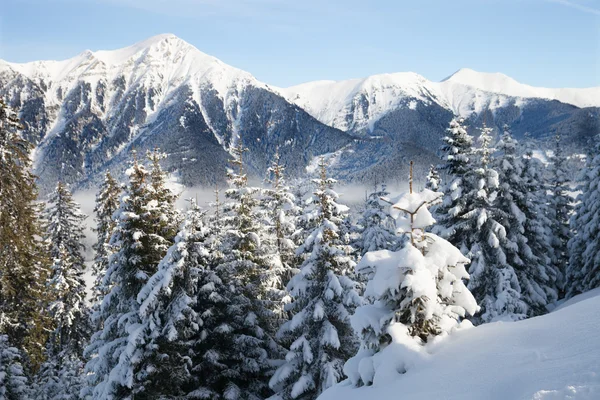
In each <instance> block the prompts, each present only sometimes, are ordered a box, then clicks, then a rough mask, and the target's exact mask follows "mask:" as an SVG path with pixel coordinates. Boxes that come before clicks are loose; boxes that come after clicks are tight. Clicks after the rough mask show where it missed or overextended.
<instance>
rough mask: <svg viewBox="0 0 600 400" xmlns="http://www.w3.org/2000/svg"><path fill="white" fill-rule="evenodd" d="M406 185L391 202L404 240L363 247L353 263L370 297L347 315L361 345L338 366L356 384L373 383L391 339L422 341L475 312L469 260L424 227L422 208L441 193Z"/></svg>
mask: <svg viewBox="0 0 600 400" xmlns="http://www.w3.org/2000/svg"><path fill="white" fill-rule="evenodd" d="M411 173H412V170H411ZM410 185H411V187H410V192H409V193H405V194H403V195H401V196H400V197H399V198H398V199H397V201H396V203H395V204H394V205H393V206H392V212H393V216H394V218H396V224H397V228H398V232H399V233H400V234H402V235H407V236H408V237H409V240H405V241H404V242H403V245H402V247H401V248H400V249H399V250H398V251H390V250H377V251H372V252H368V253H367V254H366V255H365V256H364V257H363V258H362V260H361V261H360V263H359V264H358V265H357V270H358V271H359V272H360V273H362V274H366V275H367V276H368V278H369V280H368V283H367V290H366V292H365V294H366V296H367V297H369V298H370V299H371V300H372V302H371V303H370V304H366V305H363V306H361V307H359V308H358V309H357V310H356V313H355V314H354V315H353V317H352V325H353V327H354V329H355V330H356V332H357V334H358V335H360V338H361V346H360V350H359V352H358V354H357V355H356V356H355V357H353V358H352V359H351V360H349V361H348V362H347V363H346V366H345V367H344V371H345V372H346V374H347V375H348V376H349V377H350V380H351V381H352V382H353V383H354V384H355V385H358V386H362V385H370V384H372V383H373V380H374V376H375V374H376V373H377V364H378V363H377V361H376V360H377V358H378V356H379V355H378V353H380V352H381V350H382V349H383V348H385V347H386V346H388V345H390V344H391V343H392V342H395V343H407V341H410V340H411V339H412V340H414V341H416V342H417V343H418V344H422V343H426V342H427V341H429V340H430V339H431V338H433V337H434V336H437V335H440V334H442V333H446V334H447V333H448V332H450V330H451V329H453V328H455V327H456V326H457V325H458V323H459V321H460V319H461V318H464V317H465V316H466V315H467V314H469V315H473V314H474V313H475V312H476V311H477V304H476V302H475V299H474V298H473V296H472V295H471V293H470V292H469V290H468V289H467V288H466V287H465V285H464V283H463V279H468V277H469V275H468V274H467V271H466V269H465V265H466V264H467V263H468V262H469V260H468V259H467V258H465V257H464V256H463V255H462V254H461V252H460V251H459V250H458V249H457V248H456V247H454V246H452V245H451V244H450V243H449V242H447V241H446V240H444V239H442V238H440V237H439V236H437V235H435V234H432V233H428V232H426V229H427V228H428V227H429V226H431V225H432V224H433V223H434V222H435V220H434V219H433V217H432V215H431V213H430V212H429V210H428V208H429V207H430V206H431V205H432V204H435V203H436V202H437V201H438V200H439V197H440V196H441V193H436V192H433V191H431V190H429V189H424V190H423V191H422V192H420V193H414V192H413V191H412V176H411V183H410Z"/></svg>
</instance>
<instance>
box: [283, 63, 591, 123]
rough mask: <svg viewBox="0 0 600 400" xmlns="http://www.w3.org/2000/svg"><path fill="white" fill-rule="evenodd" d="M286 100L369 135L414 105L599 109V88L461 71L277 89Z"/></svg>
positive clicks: (464, 109)
mask: <svg viewBox="0 0 600 400" xmlns="http://www.w3.org/2000/svg"><path fill="white" fill-rule="evenodd" d="M279 90H280V92H281V93H282V94H283V95H284V96H285V97H286V98H287V99H289V100H290V101H292V102H294V103H296V104H298V105H299V106H300V107H302V108H304V109H305V110H306V111H308V112H309V113H310V114H311V115H313V116H314V117H315V118H317V119H318V120H319V121H321V122H323V123H325V124H327V125H330V126H333V127H336V128H338V129H342V130H354V131H360V130H363V129H368V130H370V131H372V130H373V127H374V124H375V123H376V122H377V121H378V120H379V119H380V118H381V117H382V116H384V115H385V114H386V113H388V112H390V111H392V110H395V109H398V108H411V109H415V108H416V106H417V102H419V101H420V102H423V103H425V104H432V103H435V104H437V105H439V106H441V107H443V108H446V109H449V110H451V111H452V112H453V113H455V114H457V115H461V116H464V117H470V116H471V115H472V114H473V113H475V114H480V113H482V112H484V111H486V110H488V109H489V110H492V111H493V110H496V109H499V108H503V107H506V106H508V105H511V104H514V105H516V106H518V107H523V106H525V105H526V104H528V103H530V102H532V101H534V100H540V99H542V100H558V101H560V102H562V103H564V104H571V105H574V106H576V107H579V108H584V107H600V87H594V88H585V89H547V88H536V87H532V86H528V85H524V84H521V83H519V82H517V81H515V80H514V79H512V78H510V77H508V76H506V75H504V74H500V73H482V72H477V71H473V70H471V69H467V68H465V69H461V70H459V71H457V72H456V73H454V74H453V75H451V76H449V77H448V78H446V79H444V80H443V81H441V82H433V81H429V80H427V79H426V78H424V77H423V76H421V75H419V74H416V73H412V72H407V73H395V74H380V75H373V76H369V77H367V78H364V79H350V80H345V81H316V82H308V83H305V84H301V85H297V86H292V87H289V88H285V89H279Z"/></svg>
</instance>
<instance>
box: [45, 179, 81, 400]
mask: <svg viewBox="0 0 600 400" xmlns="http://www.w3.org/2000/svg"><path fill="white" fill-rule="evenodd" d="M85 218H86V216H85V215H83V214H82V213H81V212H80V210H79V205H78V204H77V203H75V201H74V200H73V196H72V194H71V192H70V191H69V189H68V188H67V186H66V185H64V184H63V183H61V182H59V183H58V185H57V187H56V189H55V190H54V192H53V193H51V195H50V198H49V201H48V208H47V210H46V212H45V220H46V221H47V224H48V225H47V227H46V235H45V240H46V242H47V243H48V245H49V255H50V257H51V258H52V260H53V263H52V266H51V272H50V276H49V278H48V282H47V289H48V297H49V301H50V305H49V307H48V310H47V312H48V315H49V317H50V318H51V320H52V321H53V323H54V328H53V330H52V331H51V332H50V336H49V338H48V343H47V344H46V361H45V362H44V363H43V364H42V366H41V369H40V372H39V374H38V375H37V377H36V391H35V392H36V393H35V397H36V398H40V399H48V400H58V399H77V398H78V396H79V391H80V390H81V369H82V366H83V361H82V360H83V349H84V347H85V346H86V344H87V341H88V340H89V336H90V331H91V326H90V315H89V309H88V306H87V304H86V299H85V297H86V286H85V281H84V279H83V273H84V270H85V265H84V258H83V253H84V251H85V246H84V245H83V239H84V237H85V235H84V233H83V230H84V227H83V221H84V220H85Z"/></svg>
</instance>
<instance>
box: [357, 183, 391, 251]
mask: <svg viewBox="0 0 600 400" xmlns="http://www.w3.org/2000/svg"><path fill="white" fill-rule="evenodd" d="M388 196H389V193H388V191H387V188H386V186H385V185H381V187H380V189H379V190H377V188H375V190H374V191H373V192H371V193H369V195H368V196H367V199H366V201H365V207H364V211H363V213H362V215H361V217H360V219H359V221H358V226H359V237H358V240H356V241H355V242H354V247H356V249H357V250H358V252H359V254H360V255H361V256H364V255H365V254H366V253H367V252H369V251H376V250H384V249H388V250H393V249H394V248H395V246H396V245H397V242H398V239H397V237H396V235H395V233H394V230H395V226H394V225H395V224H394V220H393V219H392V218H391V216H390V214H389V213H388V212H387V210H386V207H385V206H384V205H383V200H382V198H387V197H388Z"/></svg>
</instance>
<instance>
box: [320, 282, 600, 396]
mask: <svg viewBox="0 0 600 400" xmlns="http://www.w3.org/2000/svg"><path fill="white" fill-rule="evenodd" d="M598 310H600V290H596V291H593V292H592V293H588V294H583V295H581V296H577V297H575V298H574V299H572V300H570V301H569V302H567V303H565V304H563V305H562V306H561V307H559V308H557V309H556V310H555V311H554V312H552V313H550V314H547V315H544V316H542V317H537V318H531V319H528V320H524V321H519V322H495V323H490V324H486V325H482V326H479V327H477V328H472V329H461V330H458V331H456V332H454V333H452V334H451V335H449V336H446V337H445V338H444V339H442V340H440V341H437V342H435V343H433V344H432V345H430V346H428V347H426V348H425V350H426V354H422V357H412V356H411V357H410V360H406V361H407V362H408V363H410V364H412V365H411V367H410V368H408V369H407V370H408V372H406V373H404V374H401V373H400V372H398V371H390V374H391V377H392V378H393V379H390V377H387V379H383V380H382V381H381V382H377V381H376V382H374V384H373V386H368V387H362V388H355V387H353V386H352V384H351V383H350V382H349V381H348V380H347V381H344V382H342V383H340V384H338V385H337V386H334V387H332V388H331V389H329V390H327V391H325V392H324V393H323V394H322V395H321V396H320V397H319V400H340V399H344V400H363V399H367V398H368V399H378V400H388V399H389V400H392V399H394V400H396V399H399V398H400V399H410V400H419V399H423V400H440V399H444V400H451V399H460V400H469V399H472V400H481V399H486V400H513V399H531V400H554V399H572V400H592V399H595V400H597V399H600V314H599V313H598ZM386 351H387V348H386ZM384 353H385V351H384ZM402 354H403V353H398V356H399V357H402V356H403V355H402ZM390 365H398V363H397V362H396V363H391V364H390Z"/></svg>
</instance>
